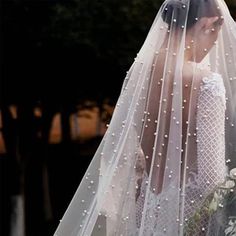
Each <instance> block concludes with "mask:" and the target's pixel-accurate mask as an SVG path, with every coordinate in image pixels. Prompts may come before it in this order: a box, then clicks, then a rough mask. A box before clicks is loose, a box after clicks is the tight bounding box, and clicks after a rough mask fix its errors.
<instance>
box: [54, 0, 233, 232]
mask: <svg viewBox="0 0 236 236" xmlns="http://www.w3.org/2000/svg"><path fill="white" fill-rule="evenodd" d="M235 167H236V25H235V22H234V21H233V19H232V18H231V16H230V14H229V11H228V9H227V6H226V4H225V3H224V1H223V0H166V1H165V2H164V3H163V5H162V7H161V8H160V10H159V12H158V14H157V16H156V19H155V20H154V23H153V25H152V27H151V29H150V32H149V34H148V36H147V38H146V40H145V42H144V44H143V46H142V48H141V50H140V52H139V53H138V55H137V57H136V58H135V61H134V63H133V65H132V66H131V68H130V70H129V71H128V73H127V76H126V78H125V80H124V84H123V88H122V91H121V94H120V97H119V100H118V102H117V105H116V109H115V111H114V114H113V118H112V121H111V123H110V125H109V128H108V130H107V132H106V134H105V136H104V138H103V140H102V142H101V144H100V146H99V148H98V150H97V152H96V154H95V156H94V158H93V160H92V162H91V164H90V166H89V168H88V170H87V172H86V173H85V176H84V178H83V180H82V182H81V183H80V186H79V188H78V190H77V192H76V193H75V195H74V198H73V199H72V201H71V203H70V205H69V207H68V209H67V211H66V213H65V215H64V217H63V218H62V220H61V222H60V224H59V226H58V229H57V230H56V232H55V236H90V235H93V236H100V235H101V236H118V235H119V236H133V235H139V236H162V235H163V236H164V235H166V236H183V235H185V236H200V235H202V236H203V235H204V236H205V235H208V236H217V235H219V236H221V235H226V236H230V235H231V236H232V235H236V187H235V185H236V169H235Z"/></svg>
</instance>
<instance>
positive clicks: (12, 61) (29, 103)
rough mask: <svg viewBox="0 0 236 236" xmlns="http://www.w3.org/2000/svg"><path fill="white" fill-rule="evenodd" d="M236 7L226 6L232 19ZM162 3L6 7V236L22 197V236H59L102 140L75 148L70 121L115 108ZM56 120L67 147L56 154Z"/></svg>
mask: <svg viewBox="0 0 236 236" xmlns="http://www.w3.org/2000/svg"><path fill="white" fill-rule="evenodd" d="M233 2H234V1H228V3H229V6H230V10H231V12H232V15H234V16H236V10H235V3H233ZM161 3H162V1H161V0H128V1H127V0H126V1H125V0H28V1H25V0H2V1H1V2H0V16H1V22H0V23H1V32H0V40H1V41H0V45H1V48H0V49H1V50H0V58H1V67H0V69H1V74H0V76H1V77H0V83H1V84H0V111H1V119H2V127H1V130H0V132H1V135H2V136H3V139H4V144H5V152H4V153H2V154H1V155H0V177H1V178H0V181H1V182H0V184H1V185H0V217H1V218H0V230H1V231H0V235H3V236H8V235H9V232H10V222H11V221H12V215H13V212H14V207H15V205H14V202H13V201H12V198H13V196H23V201H24V212H25V213H24V218H25V235H26V236H38V235H40V236H42V235H44V236H47V235H52V234H53V232H54V230H55V228H56V226H57V224H58V222H59V219H60V218H61V217H62V215H63V213H64V211H65V210H66V207H67V206H68V204H69V202H70V200H71V198H72V196H73V194H74V192H75V190H76V188H77V187H78V184H79V182H80V180H81V178H82V177H83V174H84V172H85V170H86V168H87V166H88V164H89V162H90V161H91V158H92V156H93V154H94V152H95V150H96V148H97V146H98V144H99V142H100V140H101V138H102V136H101V135H97V136H95V137H93V138H91V139H89V140H87V141H86V142H81V141H80V140H76V141H75V140H72V139H71V127H70V123H69V116H70V114H72V113H73V112H76V111H77V110H78V109H82V108H84V107H86V108H87V109H90V108H91V107H93V106H96V107H98V109H99V112H100V113H99V114H100V116H101V117H102V116H103V114H104V106H103V105H104V103H108V104H110V105H111V106H112V105H113V104H114V103H115V101H116V100H117V98H118V96H119V92H120V89H121V85H122V82H123V78H124V77H125V74H126V71H127V70H128V69H129V66H130V65H131V63H132V62H133V58H134V57H135V56H136V53H137V52H138V50H139V48H140V47H141V45H142V43H143V41H144V39H145V37H146V34H147V32H148V30H149V28H150V26H151V23H152V21H153V20H154V17H155V15H156V13H157V11H158V9H159V6H160V4H161ZM87 101H90V103H89V104H90V105H87V104H88V102H87ZM91 104H92V105H91ZM11 106H14V107H15V108H16V111H17V117H14V116H13V115H12V112H11V110H10V107H11ZM35 107H39V108H40V110H41V113H42V114H41V115H40V116H35V113H34V109H35ZM58 112H59V113H60V114H61V128H62V139H61V141H60V143H57V144H50V143H49V132H50V128H51V126H52V119H53V116H54V115H55V114H56V113H58ZM109 118H110V117H109V116H108V117H105V119H107V120H106V121H107V122H109ZM45 196H46V197H45ZM48 199H49V200H48Z"/></svg>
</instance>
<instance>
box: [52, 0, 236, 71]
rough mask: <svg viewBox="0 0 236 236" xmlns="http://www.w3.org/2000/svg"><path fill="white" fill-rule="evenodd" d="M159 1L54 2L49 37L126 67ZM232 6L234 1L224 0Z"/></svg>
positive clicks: (144, 35) (141, 40)
mask: <svg viewBox="0 0 236 236" xmlns="http://www.w3.org/2000/svg"><path fill="white" fill-rule="evenodd" d="M162 2H163V0H129V1H127V0H72V1H71V2H70V3H67V4H65V3H63V4H57V5H56V6H55V8H54V13H55V15H54V16H53V18H52V31H51V33H52V35H51V36H52V38H53V39H56V40H59V41H60V44H63V45H65V46H75V45H77V44H80V45H86V46H88V47H90V48H92V49H93V50H94V51H95V52H96V55H97V56H98V57H100V58H109V59H110V60H113V61H115V62H116V63H117V64H118V66H121V68H122V67H123V66H125V67H127V66H128V65H130V63H131V61H132V60H133V58H134V57H135V54H136V53H137V50H138V49H139V48H140V47H141V45H142V43H143V41H144V39H145V37H146V34H147V33H148V30H149V28H150V26H151V24H152V22H153V20H154V18H155V16H156V14H157V12H158V9H159V7H160V5H161V4H162ZM227 3H228V5H229V6H235V5H236V0H227Z"/></svg>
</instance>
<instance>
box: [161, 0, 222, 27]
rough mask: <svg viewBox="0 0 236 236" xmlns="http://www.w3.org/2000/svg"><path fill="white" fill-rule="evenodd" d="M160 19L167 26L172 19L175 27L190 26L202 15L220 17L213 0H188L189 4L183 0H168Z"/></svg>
mask: <svg viewBox="0 0 236 236" xmlns="http://www.w3.org/2000/svg"><path fill="white" fill-rule="evenodd" d="M163 7H164V9H162V19H163V20H164V22H166V23H167V24H168V25H169V27H170V26H171V24H172V22H173V20H174V22H173V23H174V24H175V27H183V26H184V25H185V24H186V19H187V25H186V27H187V29H189V28H191V27H192V26H193V25H194V24H195V23H196V22H197V20H198V19H200V18H202V17H213V16H219V17H221V11H220V9H219V7H218V5H217V3H216V1H215V0H189V6H187V4H185V3H184V1H183V0H170V1H167V2H166V4H164V6H163Z"/></svg>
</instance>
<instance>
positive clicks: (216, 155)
mask: <svg viewBox="0 0 236 236" xmlns="http://www.w3.org/2000/svg"><path fill="white" fill-rule="evenodd" d="M225 109H226V97H225V87H224V83H223V79H222V77H221V75H219V74H217V73H212V74H211V75H210V76H208V77H204V78H203V79H202V83H201V86H200V91H199V95H198V100H197V112H196V130H197V164H196V166H197V170H196V171H194V172H193V173H190V174H191V176H192V178H188V182H187V183H186V186H185V189H186V191H185V201H184V202H185V203H184V204H185V205H184V209H185V210H184V219H189V218H190V217H191V216H193V214H194V213H195V211H196V209H197V208H198V207H199V206H200V205H201V204H202V203H203V201H204V199H205V198H206V196H207V194H209V193H210V192H212V191H213V190H214V189H215V188H216V186H218V185H219V184H220V183H222V182H224V179H225V175H226V165H225ZM147 179H148V176H147V174H146V173H144V175H143V181H142V186H141V190H140V194H139V197H138V199H137V214H136V222H137V225H138V227H140V225H141V217H142V210H143V204H144V195H145V192H146V184H145V182H146V181H147ZM148 192H149V194H148V201H147V211H146V212H147V214H146V216H147V217H146V219H145V223H144V226H143V227H144V231H143V232H144V234H143V235H145V236H162V235H163V236H164V235H165V236H166V235H168V236H173V235H169V234H168V233H166V232H165V231H166V230H165V228H164V225H168V224H171V223H173V222H170V221H169V218H173V217H168V209H164V210H162V209H160V207H159V205H160V204H162V201H163V198H166V197H168V199H169V201H175V198H176V197H175V196H172V195H173V194H171V189H170V190H167V191H166V192H165V193H164V195H163V193H161V194H159V195H156V194H154V193H152V192H151V191H148ZM169 214H172V212H169ZM208 221H209V219H208V218H207V217H205V216H204V215H202V216H201V220H200V221H198V223H196V224H195V225H193V228H194V229H193V230H192V232H191V235H187V234H185V235H186V236H200V235H208V236H214V235H211V233H210V232H207V233H206V232H205V228H206V227H207V224H208ZM138 235H139V234H138Z"/></svg>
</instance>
